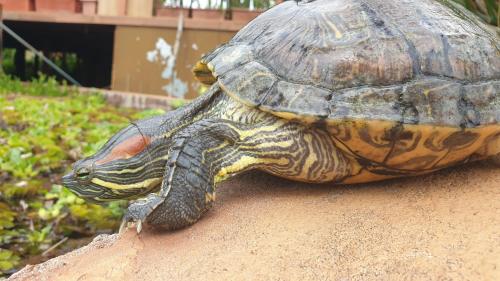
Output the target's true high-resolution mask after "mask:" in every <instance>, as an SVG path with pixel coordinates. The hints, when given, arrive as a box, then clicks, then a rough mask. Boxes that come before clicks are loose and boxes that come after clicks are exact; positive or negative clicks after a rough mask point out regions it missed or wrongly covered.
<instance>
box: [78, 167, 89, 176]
mask: <svg viewBox="0 0 500 281" xmlns="http://www.w3.org/2000/svg"><path fill="white" fill-rule="evenodd" d="M75 174H76V177H77V178H79V179H86V178H88V177H89V176H90V170H89V168H87V167H81V168H80V169H78V170H76V171H75Z"/></svg>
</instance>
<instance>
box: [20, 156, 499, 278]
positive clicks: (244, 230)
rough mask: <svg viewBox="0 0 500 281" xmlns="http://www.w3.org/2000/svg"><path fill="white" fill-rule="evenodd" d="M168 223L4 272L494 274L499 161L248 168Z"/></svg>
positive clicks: (204, 275) (67, 275)
mask: <svg viewBox="0 0 500 281" xmlns="http://www.w3.org/2000/svg"><path fill="white" fill-rule="evenodd" d="M217 199H218V200H217V204H216V206H215V208H214V209H213V210H211V211H210V212H209V213H208V214H207V215H205V217H204V218H203V219H202V220H201V221H199V222H198V223H196V224H195V225H194V226H192V227H189V228H187V229H183V230H180V231H176V232H170V233H168V232H156V231H154V230H152V229H148V228H146V229H144V230H143V232H142V233H141V234H140V235H137V234H136V232H135V230H134V229H129V230H128V231H127V232H125V233H124V234H122V235H121V236H119V235H116V234H115V235H109V236H99V237H98V238H96V239H95V240H94V242H92V243H91V244H89V245H88V246H86V247H83V248H81V249H79V250H76V251H74V252H71V253H69V254H66V255H64V256H61V257H58V258H55V259H52V260H50V261H48V262H45V263H43V264H39V265H35V266H27V267H25V268H24V269H23V270H22V271H20V272H18V273H17V274H15V275H14V276H12V277H11V278H10V280H79V281H83V280H500V169H499V168H497V167H496V166H494V165H492V164H491V163H476V164H472V165H469V166H467V167H458V168H454V169H450V170H446V171H441V172H438V173H434V174H432V175H428V176H420V177H415V178H407V179H400V180H392V181H385V182H379V183H372V184H361V185H355V186H333V185H328V184H327V185H311V184H303V183H296V182H291V181H286V180H282V179H278V178H275V177H272V176H268V175H266V174H263V173H250V174H247V175H244V176H240V177H237V178H236V179H233V180H231V181H230V182H228V183H226V184H224V185H223V186H222V187H220V188H219V192H218V198H217Z"/></svg>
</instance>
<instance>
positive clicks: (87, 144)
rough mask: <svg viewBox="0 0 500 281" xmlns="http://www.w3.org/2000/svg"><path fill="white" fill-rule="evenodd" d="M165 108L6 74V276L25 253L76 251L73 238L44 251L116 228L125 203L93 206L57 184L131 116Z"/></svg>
mask: <svg viewBox="0 0 500 281" xmlns="http://www.w3.org/2000/svg"><path fill="white" fill-rule="evenodd" d="M161 113H164V112H163V111H161V110H147V111H143V112H137V111H134V110H130V109H116V108H113V107H110V106H108V105H106V103H105V100H104V99H103V97H102V96H101V95H99V94H97V93H92V94H80V93H78V92H77V91H76V90H75V89H74V88H71V87H68V86H66V85H62V86H61V85H59V84H58V83H57V82H56V81H55V80H54V79H52V78H47V77H44V76H40V78H38V79H36V80H34V81H32V82H31V83H23V82H20V81H19V80H16V79H12V78H11V77H9V76H1V75H0V278H1V277H2V274H4V275H5V274H9V273H12V272H13V271H15V270H16V269H17V268H19V267H20V266H22V265H23V264H24V263H25V261H26V259H27V258H31V259H32V260H33V258H34V259H35V262H39V261H41V260H43V259H46V258H50V257H51V255H54V254H58V251H65V250H70V249H64V245H65V244H70V243H69V242H68V243H65V244H63V245H62V248H63V249H61V250H53V251H52V250H50V251H49V255H46V256H43V257H42V256H40V254H41V253H42V252H43V251H46V250H48V249H50V248H51V246H53V245H54V244H56V243H57V242H59V241H61V240H63V239H66V238H69V239H70V240H75V241H76V239H80V238H82V237H91V236H93V235H94V234H95V233H102V232H111V231H114V230H116V228H117V226H118V223H119V219H120V217H121V215H122V210H123V207H124V206H125V205H124V202H113V203H110V204H108V205H106V206H99V205H93V204H89V203H86V202H85V201H83V200H82V199H80V198H78V197H77V196H75V195H74V194H73V193H71V192H70V191H69V190H67V189H66V188H64V187H62V186H60V185H58V184H57V183H58V182H59V181H60V177H61V175H62V174H64V172H66V171H67V170H68V169H69V168H70V165H71V163H72V162H74V161H75V160H77V159H79V158H81V157H83V156H87V155H90V154H93V153H94V152H95V151H96V150H97V149H99V147H101V146H102V145H103V144H104V142H105V141H106V140H107V139H108V138H109V137H111V135H112V134H114V133H115V132H116V131H117V130H119V129H120V128H122V127H123V126H125V125H127V124H128V123H129V122H130V120H131V119H139V118H146V117H149V116H153V115H157V114H161ZM129 118H130V119H129ZM85 242H86V241H85ZM76 246H78V245H76ZM58 249H59V248H58Z"/></svg>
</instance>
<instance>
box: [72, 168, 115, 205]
mask: <svg viewBox="0 0 500 281" xmlns="http://www.w3.org/2000/svg"><path fill="white" fill-rule="evenodd" d="M62 184H63V185H64V186H65V187H67V188H69V189H70V190H71V191H73V192H74V193H75V194H76V195H78V196H79V197H81V198H83V199H85V200H87V201H89V202H92V203H100V202H102V200H99V198H101V196H102V195H103V194H104V193H105V192H106V190H104V189H103V188H102V187H99V186H94V185H92V184H90V183H82V182H81V180H79V179H78V178H76V177H75V174H74V173H73V172H71V173H69V174H67V175H65V176H63V177H62Z"/></svg>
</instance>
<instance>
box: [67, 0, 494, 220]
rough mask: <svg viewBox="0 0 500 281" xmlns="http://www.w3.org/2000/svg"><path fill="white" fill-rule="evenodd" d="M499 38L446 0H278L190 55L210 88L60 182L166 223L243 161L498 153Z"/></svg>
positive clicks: (367, 174)
mask: <svg viewBox="0 0 500 281" xmlns="http://www.w3.org/2000/svg"><path fill="white" fill-rule="evenodd" d="M499 42H500V40H499V37H498V35H497V34H496V32H495V31H494V30H491V29H490V28H489V27H487V26H486V25H484V24H482V23H480V22H479V21H478V20H477V19H476V17H475V16H474V15H472V14H471V13H469V12H467V11H466V10H464V9H462V8H460V7H458V6H456V5H454V4H452V3H451V2H449V1H445V0H441V1H436V0H405V1H401V0H317V1H309V2H299V3H297V2H294V1H288V2H285V3H283V4H280V5H278V6H276V7H274V8H272V9H270V10H269V11H267V12H265V13H263V14H262V15H260V16H259V17H257V18H256V19H255V20H254V21H252V22H251V23H249V24H248V25H247V26H246V27H244V28H243V29H242V30H241V31H240V32H238V34H236V36H235V37H234V38H233V39H232V40H231V41H230V42H229V43H227V44H225V45H223V46H221V47H219V48H218V49H216V50H215V51H213V52H212V53H210V54H208V55H207V56H205V57H204V58H203V59H202V60H201V61H200V62H199V63H198V64H197V65H196V67H195V69H194V72H195V75H196V76H197V77H198V79H199V80H200V81H202V82H204V83H206V84H212V86H211V87H210V89H209V90H208V91H207V93H205V94H204V95H202V96H201V97H199V98H197V99H196V100H194V101H193V102H192V103H190V104H189V105H187V106H185V107H184V108H181V109H178V110H176V111H173V112H170V113H167V114H165V115H163V116H158V117H154V118H151V119H147V120H142V121H139V122H137V123H134V124H132V125H130V126H128V127H127V128H125V129H123V130H122V131H120V132H119V133H118V134H116V135H115V136H114V137H112V138H111V139H110V140H109V142H108V143H107V144H106V145H104V147H103V148H102V149H101V150H100V151H99V152H97V153H96V154H95V155H93V156H91V157H89V158H86V159H84V160H81V161H79V162H77V163H76V164H75V165H74V171H73V172H72V173H70V174H69V175H67V176H65V177H64V180H63V181H64V184H65V185H66V186H67V187H69V188H71V189H72V190H73V191H74V192H75V193H76V194H78V195H80V196H81V197H83V198H86V199H89V200H92V201H97V202H100V201H107V200H115V199H123V198H138V197H142V198H141V199H139V200H137V201H135V202H133V203H132V204H131V205H130V206H129V208H128V212H127V215H126V216H125V221H128V220H136V221H139V222H143V221H145V222H147V223H149V224H152V225H157V226H161V227H164V228H167V229H175V228H180V227H183V226H186V225H190V224H192V223H194V222H195V221H196V220H198V219H199V218H200V216H201V215H202V214H203V213H204V212H205V211H206V210H207V209H208V208H209V207H210V206H211V204H212V202H213V200H214V199H215V187H216V186H217V184H219V183H220V182H222V181H224V180H225V179H227V178H229V177H231V176H234V175H236V174H239V173H241V172H242V171H246V170H250V169H259V170H263V171H266V172H268V173H271V174H274V175H278V176H281V177H284V178H288V179H293V180H298V181H305V182H334V183H360V182H368V181H375V180H381V179H387V178H393V177H400V176H409V175H418V174H423V173H428V172H432V171H435V170H438V169H441V168H444V167H448V166H450V165H455V164H461V163H466V162H469V161H471V160H475V159H482V158H485V157H488V156H495V155H498V154H499V153H500V125H499V119H500V95H499V92H500V43H499ZM139 225H140V223H139Z"/></svg>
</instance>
